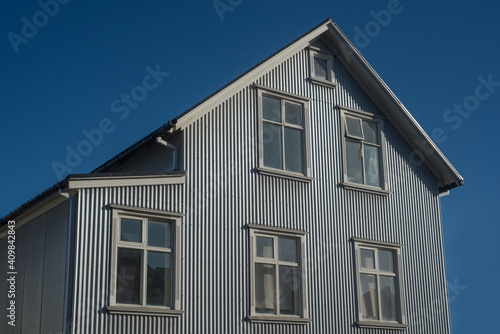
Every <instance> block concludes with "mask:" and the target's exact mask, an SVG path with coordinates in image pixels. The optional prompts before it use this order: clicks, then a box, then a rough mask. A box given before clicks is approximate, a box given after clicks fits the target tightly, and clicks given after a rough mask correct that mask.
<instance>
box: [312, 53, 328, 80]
mask: <svg viewBox="0 0 500 334" xmlns="http://www.w3.org/2000/svg"><path fill="white" fill-rule="evenodd" d="M314 76H315V77H316V78H318V79H323V80H328V61H327V60H326V59H324V58H320V57H317V56H314Z"/></svg>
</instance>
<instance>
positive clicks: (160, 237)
mask: <svg viewBox="0 0 500 334" xmlns="http://www.w3.org/2000/svg"><path fill="white" fill-rule="evenodd" d="M148 245H149V246H153V247H164V248H171V247H172V223H169V222H158V221H152V220H150V221H149V222H148Z"/></svg>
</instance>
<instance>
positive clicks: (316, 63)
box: [309, 47, 335, 87]
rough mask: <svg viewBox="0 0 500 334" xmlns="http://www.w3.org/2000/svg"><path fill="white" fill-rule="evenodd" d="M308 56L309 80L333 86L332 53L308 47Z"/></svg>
mask: <svg viewBox="0 0 500 334" xmlns="http://www.w3.org/2000/svg"><path fill="white" fill-rule="evenodd" d="M310 49H311V51H310V54H309V57H310V59H311V65H310V66H311V76H310V78H309V79H310V80H311V82H313V83H315V84H320V85H325V86H329V87H335V80H334V79H335V78H334V73H333V55H332V54H330V53H327V52H322V51H320V50H319V49H316V48H314V47H310Z"/></svg>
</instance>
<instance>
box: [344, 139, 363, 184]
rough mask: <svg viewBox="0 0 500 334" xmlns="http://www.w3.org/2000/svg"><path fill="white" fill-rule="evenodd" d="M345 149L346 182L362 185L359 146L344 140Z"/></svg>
mask: <svg viewBox="0 0 500 334" xmlns="http://www.w3.org/2000/svg"><path fill="white" fill-rule="evenodd" d="M345 148H346V158H347V181H349V182H355V183H363V167H362V161H361V144H360V143H356V142H352V141H349V140H346V141H345Z"/></svg>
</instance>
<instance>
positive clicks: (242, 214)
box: [73, 50, 450, 334]
mask: <svg viewBox="0 0 500 334" xmlns="http://www.w3.org/2000/svg"><path fill="white" fill-rule="evenodd" d="M308 57H309V53H308V51H306V50H304V51H302V52H299V53H298V54H296V55H295V56H293V57H292V58H290V59H288V60H287V61H285V62H284V63H282V64H281V65H280V66H278V67H277V68H275V69H274V70H272V71H271V72H269V73H267V74H265V75H263V76H262V78H261V79H259V80H258V81H257V82H256V83H258V84H260V85H263V86H267V87H271V88H274V89H279V90H283V91H286V92H290V93H293V94H298V95H303V96H307V97H310V98H312V101H311V102H310V126H311V131H310V138H309V139H310V144H311V152H312V154H311V155H312V164H311V165H312V176H313V177H314V178H315V180H314V181H313V182H312V183H302V182H297V181H293V180H287V179H282V178H277V177H270V176H263V175H260V174H258V173H257V172H256V171H255V167H257V147H256V145H257V123H256V122H257V114H256V91H255V89H254V88H251V87H247V88H245V89H243V90H242V91H240V92H238V93H237V94H235V95H234V96H233V97H232V98H230V99H228V100H227V101H225V102H224V103H222V104H221V105H219V106H218V107H217V108H215V109H213V110H212V111H211V112H209V113H207V114H206V115H205V116H203V117H201V118H200V119H199V120H197V121H196V122H194V123H193V124H191V125H189V126H188V127H187V128H186V129H185V130H184V132H183V133H184V161H185V169H186V171H187V175H188V177H187V181H186V184H185V185H184V186H155V187H132V188H114V189H90V190H83V191H81V192H80V194H79V197H78V198H79V203H78V207H79V211H78V220H79V227H78V231H77V240H79V245H78V246H77V250H76V253H77V256H76V265H77V273H76V290H75V293H76V298H75V310H74V313H73V316H74V319H75V328H74V332H75V333H101V332H107V333H165V332H166V333H217V334H220V333H269V334H271V333H360V334H367V333H375V332H376V333H380V334H382V333H384V334H385V333H393V332H394V331H393V330H370V329H359V328H356V327H355V326H353V324H354V322H355V321H356V320H357V315H356V314H357V308H356V294H355V277H354V261H353V255H354V254H353V245H352V243H351V242H350V241H349V240H350V238H351V237H359V238H366V239H372V240H379V241H386V242H396V243H401V244H403V245H404V248H403V251H402V257H403V258H402V272H403V274H402V280H403V290H404V294H405V302H404V306H405V309H406V316H407V318H408V321H409V324H410V328H409V329H408V330H407V331H406V333H409V334H417V333H426V334H445V333H449V332H450V329H449V327H450V323H449V311H448V303H447V288H446V279H445V268H444V254H443V240H442V230H441V220H440V207H439V198H438V188H437V180H436V178H435V176H434V175H433V174H432V173H431V172H430V170H429V169H428V168H427V167H426V166H425V165H422V166H415V165H412V164H411V163H410V159H409V157H410V154H411V152H412V150H411V148H410V146H409V145H408V144H407V143H406V142H405V141H404V140H403V139H402V137H401V136H400V135H399V133H398V132H397V131H396V129H394V128H393V127H392V125H391V124H389V122H387V121H386V122H385V135H386V152H387V156H386V163H387V168H388V177H389V189H390V190H391V191H392V193H391V194H390V195H389V196H387V197H383V196H378V195H373V194H368V193H364V192H358V191H351V190H345V189H343V188H342V187H341V186H340V183H341V182H342V170H341V166H342V163H341V162H342V152H341V144H340V143H341V136H340V114H339V111H338V109H337V108H335V106H336V105H342V106H346V107H350V108H355V109H361V110H365V111H368V112H372V113H375V114H379V115H380V114H382V113H381V111H380V110H379V109H378V108H377V106H376V105H375V104H374V103H373V102H372V101H371V100H370V99H369V98H368V96H367V95H366V94H365V93H364V91H363V90H362V89H361V87H360V86H359V85H358V84H357V83H356V82H355V80H354V79H353V78H352V77H351V76H350V74H349V73H348V71H347V70H346V69H345V68H344V66H343V65H342V64H341V63H340V62H339V61H338V60H336V61H335V64H334V68H335V76H336V80H337V82H338V86H337V87H336V88H334V89H332V88H327V87H323V86H318V85H314V84H311V83H309V81H307V77H308V73H309V69H308V67H309V65H308V64H309V58H308ZM153 160H154V159H153ZM109 203H117V204H122V205H132V206H139V207H144V208H152V209H160V210H172V211H181V212H183V213H185V215H186V216H185V218H184V220H183V240H182V241H183V247H182V259H183V260H182V263H181V267H182V286H181V291H182V296H181V298H182V309H183V310H184V311H185V314H184V315H183V316H181V317H180V318H179V319H169V318H160V317H149V316H133V315H130V316H128V315H127V316H125V315H123V316H115V315H109V314H107V313H106V312H105V311H104V310H103V308H104V307H105V306H106V303H107V298H108V294H107V289H108V287H109V277H108V275H109V256H110V251H111V247H110V235H109V226H110V213H109V211H108V210H107V209H106V208H105V206H106V205H107V204H109ZM247 223H255V224H262V225H269V226H276V227H285V228H292V229H300V230H306V231H308V232H309V234H308V235H307V254H308V262H307V269H308V286H307V287H306V288H307V289H308V292H309V293H308V296H309V300H308V301H307V304H308V307H309V310H310V317H311V318H312V322H311V323H309V324H307V325H278V324H251V323H249V322H246V321H245V318H246V317H247V316H248V315H249V304H250V302H249V298H250V290H249V258H250V257H249V254H248V251H249V245H248V231H247V230H246V229H245V227H244V226H245V224H247ZM103 292H104V293H103Z"/></svg>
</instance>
